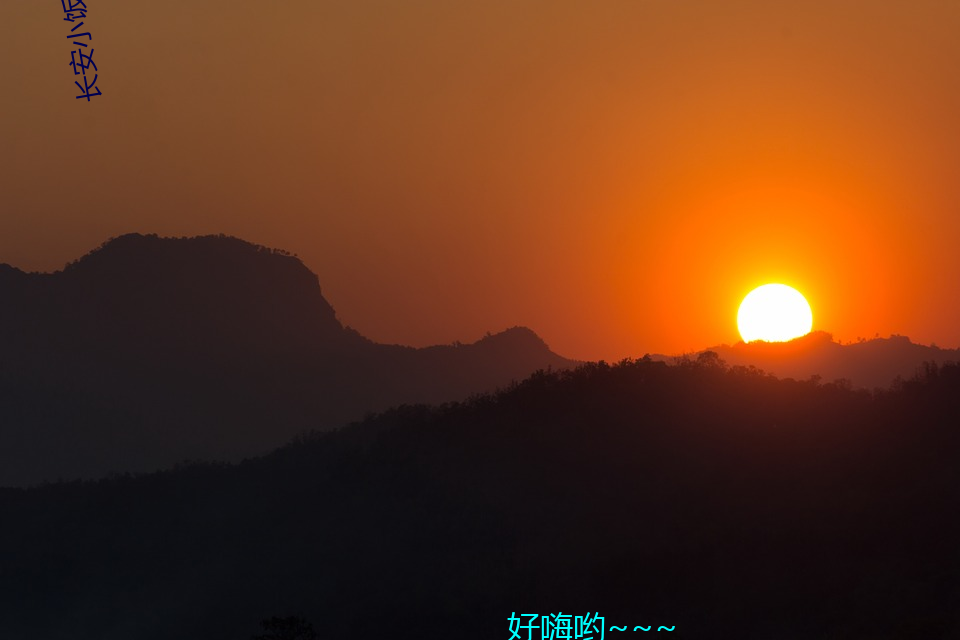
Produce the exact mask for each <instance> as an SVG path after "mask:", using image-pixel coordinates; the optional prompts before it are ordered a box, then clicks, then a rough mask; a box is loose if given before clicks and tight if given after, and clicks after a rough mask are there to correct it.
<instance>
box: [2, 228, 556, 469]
mask: <svg viewBox="0 0 960 640" xmlns="http://www.w3.org/2000/svg"><path fill="white" fill-rule="evenodd" d="M0 299H2V300H4V302H5V304H4V305H3V306H2V307H0V354H2V359H0V400H7V403H6V404H4V405H2V406H0V485H4V484H11V483H12V484H19V483H22V482H36V481H40V480H43V479H44V478H56V477H58V476H59V475H63V476H64V477H87V476H90V475H98V474H102V473H105V472H108V471H146V470H151V469H154V468H157V467H162V466H166V465H169V464H173V463H175V462H178V461H180V460H183V459H187V458H193V459H224V460H238V459H240V458H242V457H245V456H249V455H254V454H257V453H263V452H265V451H267V450H269V449H271V448H273V447H276V446H280V445H282V444H283V443H284V442H286V441H287V440H288V439H289V438H291V437H293V436H294V435H295V434H296V433H299V432H301V431H304V430H308V429H329V428H333V427H336V426H340V425H342V424H344V423H346V422H349V421H351V420H355V419H359V418H361V417H362V416H363V415H365V414H366V413H368V412H371V411H378V410H383V409H386V408H388V407H390V406H393V405H396V404H401V403H410V402H430V403H439V402H445V401H452V400H458V399H461V398H463V397H466V396H468V395H470V394H473V393H479V392H484V391H490V390H493V389H495V388H497V387H500V386H503V385H506V384H508V383H510V382H511V381H513V380H520V379H522V378H525V377H526V376H527V375H529V374H530V373H532V372H533V371H536V370H538V369H543V368H563V367H567V366H570V365H572V364H573V361H571V360H567V359H566V358H563V357H561V356H559V355H557V354H555V353H553V352H552V351H551V350H550V349H549V347H548V346H547V345H546V343H544V342H543V340H542V339H540V338H539V336H537V335H536V334H535V333H534V332H533V331H531V330H529V329H524V328H513V329H508V330H506V331H504V332H501V333H498V334H490V335H489V336H487V337H484V338H482V339H480V340H478V341H476V342H474V343H472V344H466V345H459V346H457V345H437V346H433V347H424V348H414V347H404V346H400V345H384V344H378V343H375V342H373V341H371V340H369V339H367V338H365V337H363V336H361V335H360V334H359V333H357V332H356V331H354V330H353V329H350V328H348V327H346V326H344V325H343V324H342V323H341V322H340V320H339V319H338V318H337V316H336V313H335V311H334V309H333V307H332V305H330V303H329V302H328V301H327V300H326V299H325V298H324V297H323V293H322V289H321V287H320V284H319V278H318V276H317V275H316V274H314V273H313V272H311V271H310V270H309V269H307V267H306V266H305V265H303V263H302V262H301V261H300V260H299V258H297V257H296V256H293V255H291V254H289V253H288V252H285V251H280V250H274V249H269V248H266V247H263V246H260V245H255V244H252V243H249V242H246V241H244V240H240V239H237V238H232V237H230V236H224V235H219V236H199V237H195V238H163V237H159V236H157V235H156V234H147V235H144V234H126V235H123V236H120V237H119V238H113V239H111V240H108V241H107V242H105V243H103V244H102V245H100V246H99V247H98V248H96V249H94V250H93V251H91V252H89V253H87V254H86V255H84V256H83V257H81V258H79V259H77V260H75V261H73V262H70V263H68V264H67V265H66V266H65V267H64V268H63V269H62V270H59V271H55V272H52V273H26V272H23V271H21V270H19V269H16V268H15V267H10V266H9V265H7V266H2V267H0Z"/></svg>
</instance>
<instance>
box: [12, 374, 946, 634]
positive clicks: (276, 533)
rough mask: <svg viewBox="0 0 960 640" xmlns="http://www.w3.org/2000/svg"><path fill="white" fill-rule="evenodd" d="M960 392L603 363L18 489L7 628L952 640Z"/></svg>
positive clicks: (931, 382)
mask: <svg viewBox="0 0 960 640" xmlns="http://www.w3.org/2000/svg"><path fill="white" fill-rule="evenodd" d="M958 413H960V367H957V366H952V365H951V366H946V367H942V368H941V367H936V366H931V367H928V368H927V369H926V370H925V373H924V377H923V378H920V379H917V380H913V381H907V382H904V383H902V384H900V385H899V386H898V388H897V389H896V390H892V391H887V392H883V393H877V394H871V393H868V392H866V391H862V392H858V391H854V390H851V389H849V388H847V387H845V386H843V385H835V384H818V383H815V382H810V381H808V382H797V381H791V380H778V379H775V378H772V377H769V376H765V375H762V374H759V373H758V372H756V371H755V370H749V369H745V368H729V369H728V368H725V367H724V366H723V365H722V363H720V362H719V361H718V359H717V358H716V357H714V356H711V355H706V356H703V357H701V358H699V359H697V360H694V361H688V362H685V363H683V364H681V365H677V366H668V365H666V364H664V363H661V362H654V361H649V360H645V361H639V362H628V363H622V364H620V365H618V366H615V367H609V366H607V365H604V364H602V363H601V364H597V365H588V366H583V367H581V368H579V369H577V370H574V371H564V372H559V373H539V374H536V375H534V376H533V377H531V378H529V379H527V380H525V381H524V382H523V383H521V384H519V385H517V386H515V387H513V388H511V389H509V390H506V391H503V392H501V393H499V394H497V395H495V396H480V397H476V398H474V399H472V400H470V401H469V402H465V403H459V404H454V405H450V406H446V407H443V408H427V407H411V406H407V407H401V408H399V409H394V410H391V411H388V412H387V413H384V414H382V415H379V416H375V417H370V418H368V419H366V420H365V421H364V422H362V423H360V424H356V425H353V426H351V427H348V428H344V429H341V430H338V431H335V432H329V433H326V434H319V435H316V436H313V437H309V438H306V439H302V440H301V441H299V442H297V443H294V444H291V445H289V446H286V447H284V448H282V449H280V450H278V451H277V452H275V453H273V454H271V455H269V456H266V457H263V458H260V459H256V460H249V461H246V462H244V463H242V464H240V465H236V466H209V465H208V466H188V467H184V468H181V469H178V470H175V471H170V472H162V473H155V474H151V475H147V476H142V477H118V478H113V479H110V480H103V481H100V482H95V483H94V482H89V483H70V484H58V485H51V486H47V487H41V488H35V489H30V490H14V489H6V490H2V491H0V512H2V513H3V514H4V526H3V527H2V528H0V566H2V567H3V571H2V572H0V596H2V597H0V626H2V629H0V631H2V636H3V638H5V640H27V639H34V638H44V639H45V640H61V639H62V640H87V639H91V640H92V639H96V640H128V639H129V638H137V639H138V640H152V639H158V640H159V639H168V638H179V639H182V640H249V638H250V637H251V636H252V635H253V634H254V633H256V632H257V630H258V625H257V623H258V621H260V620H262V619H264V618H268V617H271V616H287V615H300V616H303V617H305V618H307V619H308V620H310V621H312V622H313V624H314V627H315V628H316V629H317V630H318V631H320V634H319V637H322V638H353V639H356V640H367V639H370V640H373V639H380V638H384V637H390V638H401V639H403V638H424V639H428V640H429V639H434V638H435V639H438V640H439V639H444V640H446V639H449V638H451V637H457V638H466V639H471V640H472V639H477V640H489V639H491V638H509V637H511V635H510V633H509V624H508V618H509V617H510V616H511V613H512V612H516V613H517V614H520V613H521V612H522V613H536V614H557V613H561V612H562V613H565V614H566V613H570V614H575V615H582V614H584V613H586V612H588V611H590V612H598V613H599V614H600V615H601V616H604V619H605V625H606V626H607V629H606V635H605V637H606V638H616V637H619V635H623V636H624V637H626V636H631V637H632V635H631V634H633V631H632V630H633V628H634V627H635V626H640V625H642V626H645V627H646V626H648V625H653V631H652V632H651V633H649V634H645V635H642V637H647V635H649V636H651V637H654V636H656V631H655V630H656V628H657V627H658V626H661V625H663V626H672V627H675V631H673V632H671V633H667V632H666V631H664V632H662V635H661V636H660V637H675V638H687V639H688V640H689V639H690V638H738V639H745V640H753V639H756V640H768V639H769V638H778V639H782V640H792V639H808V638H842V639H845V640H868V639H869V640H893V639H901V638H902V639H915V638H931V639H947V638H957V637H960V617H958V609H957V607H956V603H957V602H960V580H958V575H960V552H958V550H957V545H956V541H957V540H958V539H960V512H958V510H957V508H956V505H957V504H958V501H960V476H958V471H957V465H956V458H957V454H958V452H960V430H958V428H957V424H958V420H957V417H958ZM524 620H529V618H524ZM611 625H617V626H620V627H624V626H626V627H628V628H629V629H630V630H631V631H630V632H628V633H623V632H620V631H615V630H611V629H610V628H609V627H610V626H611ZM539 633H540V632H539V630H534V635H533V636H532V637H536V638H539V637H540V635H539ZM618 634H619V635H618ZM640 634H641V632H640V631H637V632H636V634H633V635H638V636H639V635H640ZM519 637H521V638H524V639H526V638H527V635H526V631H521V635H520V636H519ZM595 637H600V636H599V635H597V636H595Z"/></svg>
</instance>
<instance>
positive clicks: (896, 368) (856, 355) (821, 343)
mask: <svg viewBox="0 0 960 640" xmlns="http://www.w3.org/2000/svg"><path fill="white" fill-rule="evenodd" d="M707 351H713V352H715V353H716V354H717V355H719V356H720V357H721V358H722V359H723V360H724V361H725V362H726V363H727V364H729V365H741V366H754V367H757V368H759V369H762V370H764V371H765V372H767V373H772V374H773V375H775V376H778V377H781V378H794V379H796V380H806V379H808V378H810V377H811V376H818V377H819V378H820V379H822V380H823V381H824V382H833V381H836V380H846V381H847V382H849V383H850V384H852V385H853V386H854V387H861V388H867V389H875V388H880V389H886V388H887V387H889V386H890V385H891V384H892V383H893V382H894V381H895V380H896V379H897V378H901V379H906V378H910V377H912V376H913V375H914V374H916V373H917V371H918V370H919V369H920V368H921V367H922V366H923V365H924V363H931V362H932V363H937V364H943V363H946V362H960V349H941V348H939V347H935V346H925V345H920V344H914V343H913V342H911V341H910V339H909V338H907V337H905V336H896V335H895V336H890V337H889V338H875V339H873V340H863V341H860V342H855V343H850V344H840V343H838V342H834V340H833V336H831V335H830V334H829V333H826V332H824V331H815V332H813V333H810V334H808V335H806V336H804V337H802V338H797V339H795V340H791V341H789V342H750V343H743V342H738V343H737V344H734V345H726V344H724V345H720V346H716V347H711V348H710V349H707ZM701 353H702V352H701ZM657 359H660V360H665V361H670V360H672V358H667V357H666V356H657Z"/></svg>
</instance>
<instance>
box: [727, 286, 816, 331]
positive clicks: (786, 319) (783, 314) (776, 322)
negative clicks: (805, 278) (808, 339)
mask: <svg viewBox="0 0 960 640" xmlns="http://www.w3.org/2000/svg"><path fill="white" fill-rule="evenodd" d="M737 327H738V328H739V329H740V336H741V337H742V338H743V341H744V342H752V341H754V340H765V341H766V342H785V341H787V340H793V339H794V338H799V337H800V336H804V335H806V334H808V333H810V330H811V329H812V328H813V313H812V312H811V311H810V305H809V304H807V301H806V299H805V298H804V297H803V295H802V294H801V293H800V292H799V291H797V290H796V289H794V288H793V287H788V286H787V285H785V284H765V285H763V286H762V287H757V288H756V289H754V290H753V291H751V292H750V293H748V294H747V297H746V298H744V299H743V302H741V303H740V310H739V311H738V312H737Z"/></svg>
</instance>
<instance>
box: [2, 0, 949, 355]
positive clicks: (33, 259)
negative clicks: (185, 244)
mask: <svg viewBox="0 0 960 640" xmlns="http://www.w3.org/2000/svg"><path fill="white" fill-rule="evenodd" d="M87 6H88V8H89V15H88V17H87V19H86V25H85V26H84V29H87V28H89V30H90V31H91V33H92V34H93V42H92V45H93V47H94V49H95V54H94V60H95V62H96V63H97V64H98V66H99V72H100V76H99V80H98V87H100V88H101V90H102V91H103V94H104V95H102V96H100V97H96V98H93V100H92V101H91V102H90V103H89V104H88V103H87V102H86V101H83V100H76V99H74V96H75V95H77V92H76V86H75V85H74V84H73V80H74V77H73V71H72V69H71V68H70V67H69V66H68V62H69V61H70V53H69V51H70V46H69V44H68V42H69V41H68V40H67V39H66V35H67V33H68V32H69V23H67V22H64V21H63V20H62V17H63V16H62V9H61V7H60V6H59V3H58V2H56V1H55V0H44V1H43V2H37V1H36V0H5V1H4V2H2V3H0V21H2V24H4V25H5V26H6V30H5V34H4V36H3V38H2V44H0V52H2V54H3V57H2V60H3V68H4V80H5V82H4V88H3V91H2V93H0V196H2V199H0V262H7V263H10V264H13V265H15V266H18V267H20V268H22V269H25V270H43V271H48V270H55V269H59V268H61V267H62V266H63V265H64V263H66V262H68V261H69V260H72V259H74V258H76V257H79V256H80V255H82V254H84V253H86V252H87V251H89V250H90V249H92V248H93V247H95V246H97V245H98V244H100V243H101V242H102V241H103V240H105V239H106V238H108V237H110V236H116V235H120V234H122V233H126V232H130V231H140V232H144V233H159V234H161V235H175V236H180V235H196V234H205V233H220V232H223V233H227V234H231V235H236V236H238V237H241V238H244V239H247V240H250V241H253V242H257V243H261V244H266V245H270V246H274V247H279V248H283V249H287V250H289V251H292V252H295V253H297V254H298V255H299V256H300V257H301V258H302V259H303V261H304V262H305V263H306V265H307V266H308V267H310V268H311V269H312V270H313V271H315V272H317V273H318V275H319V277H320V282H321V285H322V287H323V291H324V294H325V296H326V297H327V298H328V300H329V301H330V302H331V304H333V306H334V307H335V308H336V310H337V312H338V316H339V317H340V319H341V320H342V321H343V322H344V323H345V324H348V325H350V326H352V327H354V328H355V329H357V330H359V331H360V332H361V333H363V334H365V335H367V336H369V337H371V338H373V339H375V340H378V341H384V342H398V343H404V344H412V345H418V346H419V345H427V344H436V343H445V342H452V341H454V340H462V341H472V340H475V339H477V338H479V337H480V336H482V335H483V333H484V332H485V331H487V330H491V331H497V330H501V329H504V328H506V327H509V326H512V325H517V324H522V325H527V326H529V327H531V328H533V329H534V330H535V331H537V332H538V333H539V334H540V335H542V336H543V337H544V339H545V340H546V341H547V342H548V343H549V344H550V346H551V347H552V348H553V349H554V350H556V351H558V352H559V353H561V354H563V355H566V356H570V357H576V358H585V359H596V358H606V359H609V360H615V359H619V358H621V357H624V356H639V355H642V354H643V353H646V352H660V353H677V352H681V351H689V350H694V349H700V348H703V347H707V346H710V345H714V344H718V343H721V342H726V343H731V342H734V341H736V340H738V335H737V331H736V324H735V319H736V311H737V306H738V304H739V302H740V300H741V298H742V297H743V296H744V295H745V294H746V293H747V292H749V291H750V290H751V289H752V288H753V287H755V286H757V285H760V284H763V283H765V282H772V281H773V282H784V283H786V284H790V285H793V286H795V287H796V288H798V289H799V290H800V291H802V292H803V293H804V294H806V295H807V297H808V299H809V300H810V302H811V305H812V307H813V311H814V328H815V329H823V330H826V331H830V332H832V333H833V334H834V335H835V336H836V337H837V338H839V339H841V340H844V341H847V340H855V339H856V338H858V337H861V336H862V337H868V338H869V337H873V336H874V335H875V334H877V333H879V334H880V335H884V336H885V335H889V334H891V333H899V334H903V335H908V336H910V337H911V338H913V339H914V340H915V341H918V342H924V343H930V342H936V343H937V344H939V345H940V346H945V347H946V346H951V347H956V346H960V280H958V277H957V275H958V274H960V251H958V241H960V175H958V174H960V3H957V2H954V1H952V0H951V1H948V0H938V1H934V0H911V1H909V2H906V1H904V2H877V1H876V0H874V1H870V2H868V1H866V0H864V1H858V2H853V1H849V0H829V1H810V0H804V1H803V2H800V1H796V2H770V1H769V0H757V1H728V0H698V1H693V0H600V1H597V2H584V1H582V0H581V1H577V2H570V1H564V0H549V1H546V0H544V1H540V0H537V1H534V0H483V1H482V2H479V1H478V2H473V1H456V2H453V1H451V0H402V1H400V0H371V1H365V0H349V1H344V2H328V1H324V0H311V1H307V0H292V1H287V2H263V1H260V2H252V1H248V0H239V1H237V0H234V1H231V2H227V1H226V0H190V1H187V0H170V1H167V2H163V3H156V2H131V1H130V0H123V1H120V0H87ZM0 304H2V301H0Z"/></svg>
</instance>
